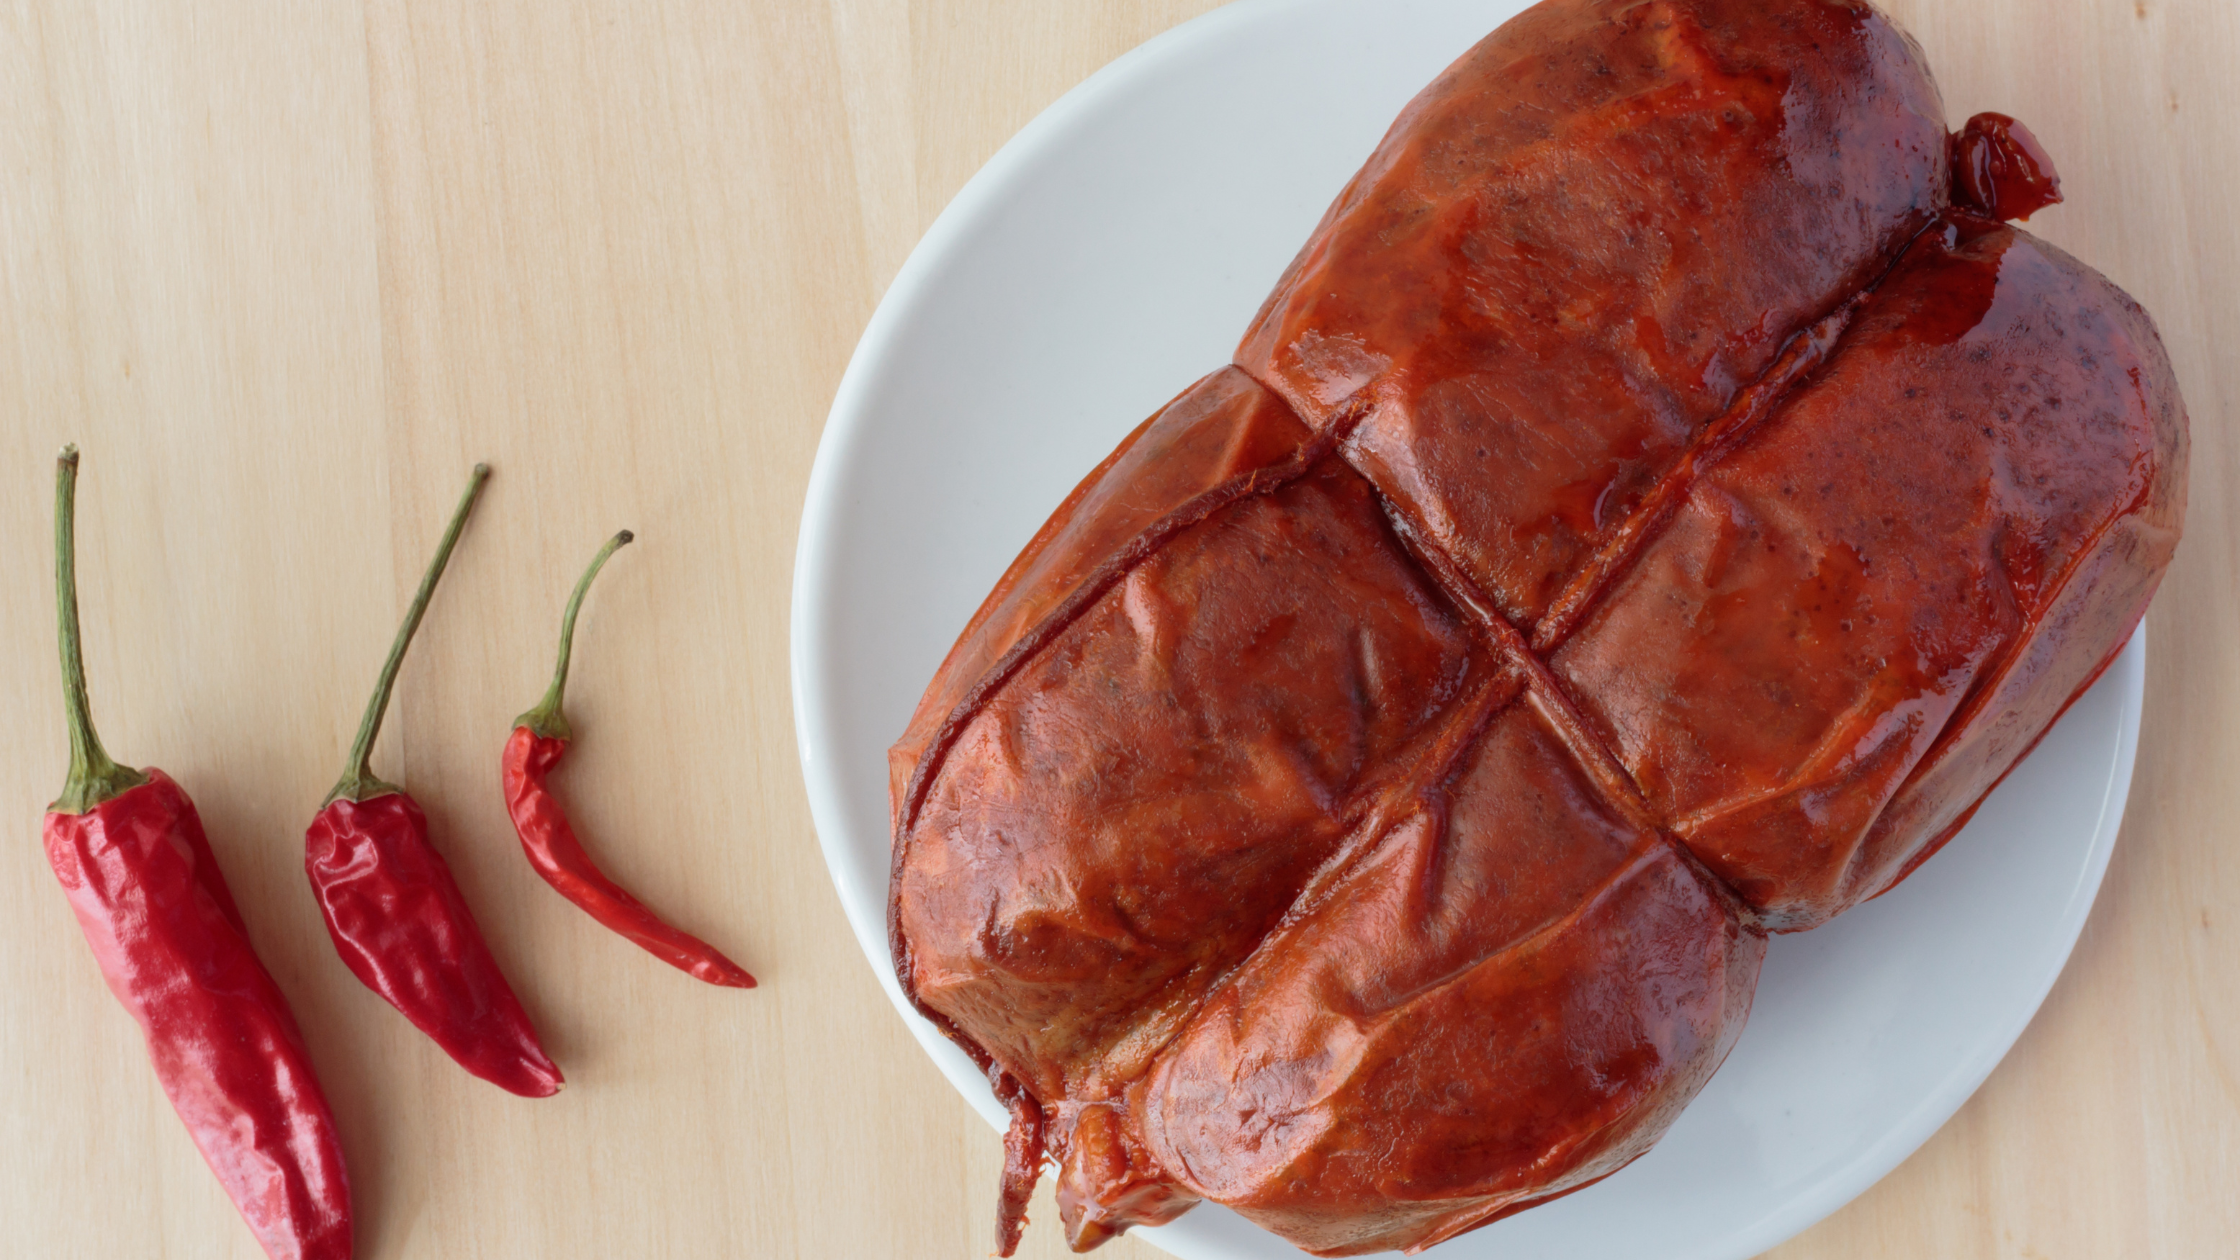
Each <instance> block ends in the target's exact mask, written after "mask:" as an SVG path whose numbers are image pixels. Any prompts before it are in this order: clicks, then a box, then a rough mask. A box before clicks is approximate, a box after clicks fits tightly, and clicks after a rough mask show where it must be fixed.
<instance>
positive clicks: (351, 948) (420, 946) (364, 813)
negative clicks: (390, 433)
mask: <svg viewBox="0 0 2240 1260" xmlns="http://www.w3.org/2000/svg"><path fill="white" fill-rule="evenodd" d="M489 476H490V469H489V468H488V467H487V466H485V465H481V464H477V465H476V466H475V470H474V479H473V480H472V481H471V482H469V483H468V485H467V492H466V494H465V495H463V496H461V498H460V500H459V508H458V510H457V511H456V512H454V513H453V514H452V516H451V525H450V527H449V528H448V529H446V530H445V531H444V535H443V543H442V545H441V546H439V547H438V548H437V549H436V557H435V560H434V561H433V562H431V563H430V564H429V566H428V572H427V574H426V575H425V576H423V577H422V578H421V579H420V590H419V592H418V593H417V594H415V595H414V596H413V598H412V607H411V609H410V610H409V611H407V612H406V613H405V619H404V626H403V627H402V628H401V629H399V630H398V631H397V640H396V643H395V644H394V645H393V646H391V647H390V649H389V659H388V661H387V663H386V664H384V665H383V666H382V667H381V680H380V682H379V683H378V684H377V685H376V686H375V687H374V692H373V699H372V700H371V701H370V702H368V703H367V705H366V715H365V719H364V721H362V722H361V723H360V724H359V726H358V738H357V741H356V742H355V743H354V744H352V745H351V748H350V763H349V766H348V768H346V769H345V770H344V771H343V772H342V779H341V781H340V782H338V783H336V784H335V788H334V791H332V792H330V793H328V794H327V799H326V803H325V804H324V805H322V806H321V807H320V809H319V815H318V817H316V818H313V819H312V820H311V828H310V830H309V831H308V832H306V833H305V834H304V838H303V841H304V859H303V867H304V871H305V872H306V873H307V874H309V875H310V877H311V891H312V893H313V895H314V896H316V897H317V898H318V900H319V910H320V913H322V914H324V915H325V916H326V920H327V933H328V935H330V936H332V937H333V938H334V947H335V952H336V953H339V954H341V955H342V961H343V962H345V963H348V964H349V965H350V970H351V971H352V972H353V973H355V974H356V975H357V977H358V979H360V980H362V981H364V982H365V986H366V987H367V988H369V989H371V990H373V991H374V992H375V993H378V994H380V995H381V996H382V997H384V998H386V999H388V1002H389V1005H391V1006H394V1007H396V1008H397V1009H398V1010H399V1011H402V1012H403V1013H404V1017H405V1018H406V1019H409V1020H411V1021H412V1023H413V1026H414V1027H416V1028H418V1029H419V1030H420V1031H422V1032H424V1033H426V1034H428V1036H430V1037H431V1038H434V1040H435V1043H436V1044H437V1045H439V1046H442V1047H443V1048H444V1051H445V1052H446V1053H448V1054H449V1055H450V1056H451V1057H452V1058H454V1059H457V1060H458V1061H459V1065H460V1066H461V1067H464V1068H465V1069H467V1070H468V1071H469V1072H472V1073H474V1074H475V1075H476V1076H479V1077H481V1078H482V1079H484V1080H486V1081H489V1082H491V1083H493V1084H495V1085H497V1086H499V1087H500V1088H503V1089H508V1090H511V1091H513V1092H514V1093H516V1094H521V1095H524V1096H526V1097H530V1098H545V1097H549V1096H551V1095H553V1094H556V1093H558V1092H560V1083H561V1082H560V1069H559V1068H558V1067H557V1066H555V1065H554V1064H553V1062H552V1060H551V1058H550V1057H548V1056H547V1055H546V1054H545V1052H544V1047H543V1046H542V1045H540V1044H539V1043H538V1041H537V1030H536V1029H535V1028H534V1027H532V1026H531V1025H530V1023H529V1014H528V1012H527V1011H524V1010H522V1009H521V1000H520V999H519V998H517V997H515V996H514V994H513V987H512V986H511V985H508V984H507V983H506V978H505V974H504V973H503V972H501V971H499V970H498V960H497V959H496V958H493V957H492V956H491V954H490V946H489V945H488V944H487V943H485V942H484V941H483V939H482V932H481V930H480V929H479V928H477V927H476V926H475V922H474V915H473V913H472V912H470V911H469V910H468V909H467V902H466V899H465V898H464V897H461V896H460V895H459V884H458V881H457V880H455V879H453V878H452V877H451V867H450V866H449V865H448V864H446V863H445V862H444V860H443V855H442V854H440V853H438V852H436V850H435V846H434V845H432V844H430V843H429V842H428V819H427V816H426V815H425V814H423V813H421V812H420V806H419V805H418V804H417V803H416V802H414V801H413V799H412V798H411V797H410V796H407V795H405V792H404V789H402V788H400V787H397V786H396V785H395V784H392V783H385V782H383V781H382V780H380V779H378V778H375V777H374V774H373V768H372V757H373V741H374V739H375V737H377V736H378V735H380V733H381V718H382V715H383V714H384V713H385V712H386V711H387V710H388V707H389V692H390V691H391V689H393V688H394V687H395V685H396V681H397V667H398V666H399V665H401V664H402V663H403V662H404V653H405V648H407V647H408V646H410V645H411V643H412V635H413V632H414V631H416V630H418V629H419V628H420V618H421V615H422V614H424V613H426V612H427V611H428V599H429V597H430V596H432V595H434V594H435V589H436V581H437V579H439V578H441V577H442V576H443V568H444V565H446V564H447V563H449V562H450V560H451V549H452V548H453V547H454V546H456V545H457V544H458V542H459V532H460V531H461V530H462V529H464V528H466V524H467V514H468V513H469V512H471V511H473V510H474V504H475V499H476V498H477V497H478V496H479V495H480V494H481V493H482V483H483V482H484V481H485V480H487V479H488V478H489Z"/></svg>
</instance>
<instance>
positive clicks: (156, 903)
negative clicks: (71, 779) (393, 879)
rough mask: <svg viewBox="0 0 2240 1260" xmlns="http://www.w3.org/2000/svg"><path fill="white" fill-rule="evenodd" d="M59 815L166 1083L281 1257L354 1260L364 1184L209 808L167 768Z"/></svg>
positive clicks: (120, 982)
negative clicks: (261, 952)
mask: <svg viewBox="0 0 2240 1260" xmlns="http://www.w3.org/2000/svg"><path fill="white" fill-rule="evenodd" d="M143 773H145V774H146V775H147V776H148V782H146V783H144V784H141V785H140V786H138V787H135V788H131V789H129V790H127V791H125V792H123V793H121V794H120V795H118V796H115V797H113V798H111V799H109V800H106V801H103V802H102V803H100V804H99V805H96V806H94V807H93V808H92V809H90V810H88V811H86V812H85V813H83V814H60V813H50V814H48V815H47V817H46V825H45V833H46V836H45V838H46V849H47V861H48V862H49V863H50V864H51V865H52V866H53V867H54V873H55V878H57V879H59V880H61V881H62V888H63V891H64V893H66V894H67V895H68V897H69V899H70V908H71V909H72V910H73V911H75V912H76V913H77V916H78V926H79V927H80V928H82V929H83V930H84V932H85V936H86V944H87V945H89V946H90V947H91V948H92V950H93V956H94V961H95V962H97V963H99V964H100V966H101V975H102V978H103V979H105V980H107V981H108V983H109V991H110V992H111V993H114V994H115V995H116V997H117V1001H119V1002H120V1003H122V1004H123V1005H124V1008H125V1009H126V1010H127V1011H129V1012H131V1014H132V1017H133V1019H135V1020H137V1021H138V1022H139V1024H140V1030H141V1032H142V1033H143V1034H144V1035H145V1036H146V1037H147V1040H148V1058H149V1061H150V1062H151V1063H152V1064H153V1065H154V1067H155V1070H156V1079H157V1080H158V1081H159V1082H160V1083H161V1084H162V1086H163V1092H164V1094H165V1095H166V1096H168V1097H169V1098H170V1099H171V1105H172V1107H173V1108H174V1109H175V1110H177V1111H178V1113H179V1119H180V1120H181V1121H183V1122H185V1124H186V1126H187V1132H188V1133H189V1134H190V1135H192V1137H193V1138H194V1144H195V1147H196V1149H198V1150H200V1151H201V1152H202V1158H203V1159H204V1160H205V1161H207V1162H208V1163H209V1165H210V1171H211V1172H213V1173H215V1174H216V1175H217V1178H218V1182H219V1184H220V1185H222V1186H224V1187H225V1191H226V1194H227V1196H228V1197H230V1198H231V1199H232V1200H233V1203H234V1206H235V1207H237V1208H239V1209H240V1211H241V1215H242V1218H243V1219H244V1220H246V1221H247V1222H248V1223H249V1228H250V1230H251V1232H253V1233H255V1234H256V1236H257V1241H258V1242H259V1243H260V1244H262V1245H263V1247H264V1249H265V1253H266V1254H267V1255H270V1256H271V1257H273V1260H348V1257H349V1256H350V1254H351V1240H350V1178H349V1174H348V1172H347V1171H346V1170H345V1169H344V1167H343V1162H342V1143H341V1141H340V1139H339V1138H338V1137H337V1135H336V1132H335V1124H334V1114H333V1112H332V1111H331V1110H330V1109H329V1107H328V1106H327V1099H326V1095H325V1094H324V1093H323V1092H322V1091H321V1090H320V1088H319V1081H318V1077H317V1076H316V1075H315V1074H314V1073H313V1072H312V1068H311V1058H310V1055H309V1054H308V1053H307V1052H306V1051H305V1049H304V1045H303V1034H302V1033H301V1032H300V1031H299V1030H298V1029H297V1027H296V1021H295V1015H294V1014H293V1013H292V1012H291V1011H290V1010H289V1009H288V1000H287V998H286V997H285V996H283V995H282V994H281V992H280V988H279V986H278V985H276V984H274V983H273V981H272V977H271V975H270V974H269V973H268V972H266V971H265V969H264V964H262V963H261V962H259V961H258V960H257V956H256V953H255V951H254V950H253V949H252V948H251V947H250V944H249V938H248V934H247V931H246V930H245V929H244V928H243V926H242V923H241V915H240V912H239V911H238V910H237V909H236V908H235V906H234V901H233V894H232V893H231V892H230V891H229V890H228V889H227V887H226V882H225V876H224V875H223V874H222V873H221V872H220V871H219V869H218V866H217V863H216V861H215V860H213V858H212V856H211V853H210V843H209V840H208V838H207V837H206V836H205V835H204V834H203V830H202V819H201V817H200V816H199V815H198V814H197V813H196V812H195V808H194V802H193V801H191V800H189V799H188V798H187V794H186V793H185V792H184V791H182V790H180V788H179V785H178V784H177V783H174V782H173V781H172V780H171V778H170V777H169V776H168V775H166V774H164V773H163V772H162V771H160V770H155V769H150V770H146V771H144V772H143Z"/></svg>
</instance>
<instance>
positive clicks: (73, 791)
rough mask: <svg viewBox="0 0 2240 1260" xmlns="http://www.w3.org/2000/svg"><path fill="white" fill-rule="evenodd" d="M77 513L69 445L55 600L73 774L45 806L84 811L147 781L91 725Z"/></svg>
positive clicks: (60, 487) (59, 510) (57, 512)
mask: <svg viewBox="0 0 2240 1260" xmlns="http://www.w3.org/2000/svg"><path fill="white" fill-rule="evenodd" d="M77 518H78V448H77V447H75V446H65V447H63V448H62V454H61V456H60V457H59V458H57V459H56V460H55V465H54V605H55V620H56V623H57V625H58V626H59V628H60V632H61V643H62V703H63V706H64V708H65V709H66V710H67V712H68V714H69V722H70V777H69V778H68V779H66V780H64V781H63V784H62V795H60V796H58V797H56V798H55V801H54V804H52V805H49V806H48V807H47V809H48V811H49V812H51V813H56V814H83V813H85V812H86V811H87V810H90V809H92V808H93V807H94V806H96V805H99V804H100V803H102V802H103V801H106V800H111V799H114V798H116V797H119V796H122V795H124V794H125V793H126V792H129V791H131V790H132V789H134V788H136V787H139V786H140V785H141V784H143V783H146V782H147V781H148V776H146V775H144V774H142V773H140V772H139V771H137V770H134V769H132V768H131V767H130V766H120V765H118V764H117V763H116V761H115V760H113V759H112V758H111V757H110V756H109V753H108V750H107V749H104V748H103V747H102V746H101V737H100V736H99V735H97V734H95V733H94V730H93V704H92V702H91V701H90V700H89V699H88V698H87V696H86V662H85V654H84V652H83V649H82V648H81V645H80V639H79V635H78V522H77Z"/></svg>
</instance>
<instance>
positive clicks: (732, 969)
mask: <svg viewBox="0 0 2240 1260" xmlns="http://www.w3.org/2000/svg"><path fill="white" fill-rule="evenodd" d="M567 752H568V741H566V740H564V739H553V738H550V737H549V736H542V735H537V734H535V733H533V732H532V731H530V730H529V728H528V727H526V726H516V727H514V728H513V735H512V736H511V737H510V738H508V739H507V740H506V748H505V756H504V760H503V765H502V767H501V772H502V776H503V781H504V786H505V794H506V813H507V814H509V815H511V816H512V818H513V829H514V832H515V834H517V835H519V836H520V837H521V848H522V851H523V852H525V853H527V854H528V855H529V865H531V866H534V867H535V868H537V874H539V875H542V876H544V878H545V882H546V883H548V884H550V885H552V886H553V888H555V889H557V890H558V891H559V893H560V895H561V896H563V897H566V898H567V899H568V900H570V901H572V902H574V903H576V904H577V905H579V906H581V907H583V909H584V911H585V912H586V913H588V914H589V915H590V916H591V917H592V918H594V919H597V920H598V921H599V922H601V923H603V924H605V925H606V926H607V927H609V928H611V929H613V930H614V931H615V932H617V933H618V934H620V935H622V936H623V937H625V938H627V939H629V940H631V941H633V942H636V944H637V945H638V946H639V948H641V949H643V950H645V951H646V952H647V953H649V954H652V955H653V956H654V957H656V958H658V959H660V960H661V961H663V962H665V963H667V964H669V965H670V966H672V967H675V968H677V969H678V970H679V971H682V972H684V973H685V974H687V975H689V976H691V977H692V978H694V979H696V980H705V981H707V982H708V983H709V984H718V985H723V986H725V987H727V988H733V989H751V988H753V987H755V981H754V977H753V976H750V975H748V974H747V971H746V968H744V967H741V966H740V965H739V964H737V963H735V962H733V961H731V960H730V959H728V958H726V957H724V956H723V954H722V953H720V952H719V951H718V950H717V949H716V947H715V946H713V945H710V944H708V943H707V942H706V941H703V940H701V939H700V938H699V937H697V936H694V935H692V934H691V933H689V932H684V931H680V930H678V929H677V928H674V927H671V926H669V924H668V923H666V922H664V921H663V920H662V918H661V916H659V915H657V914H655V913H654V912H653V911H652V910H651V909H648V908H647V907H646V905H645V903H644V902H641V901H639V900H638V899H637V898H636V897H633V896H631V895H630V894H629V892H628V891H626V890H625V889H624V888H623V887H622V886H621V885H620V884H617V883H615V882H614V881H613V880H611V879H609V878H607V876H606V874H605V873H604V872H602V871H601V870H600V869H599V868H598V866H597V865H596V864H594V863H593V862H592V860H591V855H590V854H588V853H586V852H584V851H583V844H582V842H581V841H579V840H577V839H576V832H575V828H574V826H572V825H571V824H570V823H569V822H568V815H567V811H565V810H563V809H561V808H560V802H558V801H556V800H554V799H553V796H552V791H551V789H550V788H549V787H548V786H546V783H545V778H546V776H548V775H550V774H551V773H552V770H553V767H555V766H557V765H559V764H560V759H561V758H562V757H564V756H566V755H567Z"/></svg>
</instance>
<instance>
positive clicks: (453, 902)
mask: <svg viewBox="0 0 2240 1260" xmlns="http://www.w3.org/2000/svg"><path fill="white" fill-rule="evenodd" d="M303 845H304V856H303V868H304V872H305V873H306V874H307V875H309V876H310V877H311V893H312V896H313V897H314V898H315V899H317V901H318V903H319V913H320V914H322V915H324V916H325V917H326V921H327V934H328V935H329V936H330V937H332V938H333V940H334V948H335V952H336V953H338V954H340V955H342V961H343V962H344V963H346V964H348V966H349V968H350V971H351V974H353V975H355V976H357V977H358V979H359V980H360V981H362V982H364V984H365V986H366V987H367V988H369V989H371V990H373V991H374V992H375V993H378V994H380V995H381V997H382V999H383V1000H385V1001H387V1002H388V1003H389V1005H391V1006H394V1007H396V1008H397V1010H398V1011H399V1012H401V1013H402V1014H403V1015H404V1017H405V1018H406V1019H409V1020H411V1021H412V1025H413V1027H415V1028H418V1029H419V1030H420V1031H421V1032H424V1033H426V1034H428V1037H429V1038H430V1039H431V1040H433V1041H434V1042H435V1043H436V1044H437V1045H439V1046H441V1047H443V1051H444V1053H445V1054H448V1055H450V1056H451V1057H452V1058H453V1059H456V1060H457V1061H458V1063H459V1066H461V1067H463V1068H465V1069H467V1070H468V1071H469V1072H472V1073H474V1074H475V1075H476V1076H479V1077H481V1078H482V1079H483V1080H486V1081H489V1082H490V1083H491V1084H493V1085H496V1086H498V1087H499V1088H501V1089H504V1090H507V1091H509V1092H511V1093H515V1094H519V1095H521V1096H523V1097H525V1098H549V1097H551V1096H552V1095H554V1094H557V1093H559V1092H560V1086H561V1077H560V1068H559V1066H558V1065H557V1064H555V1063H553V1061H552V1058H551V1056H549V1055H547V1054H546V1053H545V1052H544V1046H543V1045H542V1044H541V1043H540V1042H539V1041H538V1040H537V1030H536V1028H535V1027H534V1026H532V1025H531V1024H530V1022H529V1013H528V1012H527V1011H526V1010H523V1009H522V1006H521V999H520V998H518V997H515V996H514V992H513V986H511V985H509V984H507V983H506V978H505V973H504V972H502V971H500V970H499V969H498V960H497V959H496V958H495V957H493V956H492V955H491V953H490V946H489V943H488V942H486V941H484V940H483V938H482V930H481V929H480V928H479V927H477V926H475V921H474V914H473V912H472V911H470V910H468V909H467V902H466V898H464V897H462V896H460V894H459V883H458V881H457V880H456V879H454V878H452V875H451V866H450V864H449V863H447V862H445V861H444V860H443V855H442V854H441V853H438V852H436V848H435V846H434V845H433V844H431V843H429V840H428V818H427V815H426V814H424V813H422V812H421V810H420V806H419V803H418V802H416V801H414V800H413V799H412V798H411V797H410V796H407V795H405V794H404V793H402V792H387V793H384V794H382V795H380V796H374V797H369V798H367V799H365V800H363V801H350V800H336V801H331V802H329V803H328V804H327V806H326V808H324V809H321V810H320V811H319V813H318V816H317V817H315V818H313V819H312V820H311V827H310V830H308V831H306V832H305V833H304V837H303Z"/></svg>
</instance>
